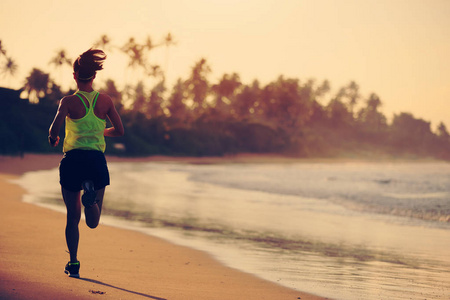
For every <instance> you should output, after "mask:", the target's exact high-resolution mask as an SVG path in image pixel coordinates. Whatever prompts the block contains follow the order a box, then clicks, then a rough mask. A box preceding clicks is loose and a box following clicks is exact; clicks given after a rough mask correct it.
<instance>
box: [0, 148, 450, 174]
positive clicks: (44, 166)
mask: <svg viewBox="0 0 450 300" xmlns="http://www.w3.org/2000/svg"><path fill="white" fill-rule="evenodd" d="M62 156H63V154H62V153H61V154H57V153H53V154H33V153H27V154H25V155H24V157H20V156H7V155H0V173H6V174H13V175H23V174H24V173H25V172H29V171H37V170H49V169H53V168H56V167H58V165H59V162H60V161H61V159H62ZM106 160H107V162H174V163H186V164H225V163H362V162H364V163H367V162H369V163H405V162H416V163H429V162H441V163H450V162H449V161H445V160H437V159H433V158H418V159H413V158H386V157H384V158H373V159H368V158H345V157H334V158H298V157H289V156H282V155H277V154H248V153H242V154H237V155H227V156H221V157H182V156H181V157H180V156H162V155H155V156H145V157H120V156H110V155H106ZM30 162H33V163H32V164H30Z"/></svg>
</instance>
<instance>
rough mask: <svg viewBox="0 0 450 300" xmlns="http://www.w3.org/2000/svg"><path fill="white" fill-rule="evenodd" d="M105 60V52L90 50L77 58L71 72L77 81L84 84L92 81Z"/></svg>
mask: <svg viewBox="0 0 450 300" xmlns="http://www.w3.org/2000/svg"><path fill="white" fill-rule="evenodd" d="M105 59H106V54H105V52H103V51H102V50H99V49H92V48H91V49H89V50H88V51H86V52H84V53H83V54H81V55H80V56H78V58H77V59H76V60H75V62H74V63H73V71H74V72H75V74H76V76H77V78H78V80H80V81H86V82H87V81H90V80H92V78H93V77H94V75H95V73H96V72H97V71H99V70H102V69H103V62H104V60H105Z"/></svg>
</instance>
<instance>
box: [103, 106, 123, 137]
mask: <svg viewBox="0 0 450 300" xmlns="http://www.w3.org/2000/svg"><path fill="white" fill-rule="evenodd" d="M108 101H109V110H108V113H107V116H108V118H109V120H110V121H111V124H112V127H109V128H105V131H104V135H105V136H109V137H116V136H122V135H124V129H123V124H122V120H121V119H120V116H119V113H118V112H117V110H116V108H115V107H114V104H113V103H112V100H111V98H109V97H108Z"/></svg>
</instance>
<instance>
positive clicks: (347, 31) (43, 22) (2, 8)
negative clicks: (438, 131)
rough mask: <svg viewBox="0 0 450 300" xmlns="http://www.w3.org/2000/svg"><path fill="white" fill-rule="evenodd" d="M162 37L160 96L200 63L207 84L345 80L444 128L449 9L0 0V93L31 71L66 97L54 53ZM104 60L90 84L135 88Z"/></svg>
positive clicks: (448, 98)
mask: <svg viewBox="0 0 450 300" xmlns="http://www.w3.org/2000/svg"><path fill="white" fill-rule="evenodd" d="M169 32H170V33H171V34H172V35H173V36H174V38H175V40H176V41H177V45H176V46H175V47H172V48H170V49H169V51H168V52H166V50H165V49H164V48H160V49H156V50H154V52H153V53H151V54H150V61H151V63H153V64H160V65H161V66H162V67H163V68H166V69H167V76H168V82H169V88H170V87H171V86H172V84H173V82H174V81H175V80H176V79H177V78H179V77H181V78H187V77H188V76H189V71H190V69H191V67H192V66H193V65H194V64H195V62H197V61H198V60H199V59H200V58H202V57H204V58H206V60H207V62H208V63H209V65H210V66H211V69H212V73H211V74H210V77H209V79H210V81H212V82H217V80H218V79H219V78H220V77H221V76H222V75H223V74H224V73H233V72H236V73H238V74H239V75H240V77H241V80H242V81H243V82H244V83H251V82H252V81H253V80H254V79H258V80H259V81H260V82H261V83H262V84H266V83H268V82H270V81H272V80H275V79H276V78H277V77H278V76H279V75H281V74H282V75H284V76H285V77H293V78H298V79H300V80H301V81H306V80H308V79H310V78H314V79H316V80H317V81H318V82H321V81H323V80H325V79H327V80H329V81H330V83H331V87H332V89H333V93H334V92H336V90H337V89H338V88H339V87H341V86H343V85H345V84H347V83H349V82H350V81H352V80H354V81H355V82H356V83H358V84H359V86H360V88H361V93H362V94H363V96H364V97H365V98H367V96H368V95H369V94H370V93H372V92H375V93H376V94H378V96H379V97H380V98H381V100H382V102H383V107H382V111H383V113H385V114H386V116H387V117H388V118H392V116H393V114H398V113H399V112H411V113H413V114H414V116H416V117H419V118H423V119H425V120H427V121H431V122H432V129H433V130H435V128H436V126H437V124H438V123H439V122H440V121H443V122H444V123H445V124H446V125H447V128H449V129H450V1H449V0H428V1H426V0H340V1H339V0H189V1H183V0H127V1H114V0H107V1H106V0H95V1H92V0H90V1H86V0H81V1H68V0H58V1H56V0H55V1H51V0H1V1H0V40H1V41H2V46H3V47H4V48H5V49H6V50H7V54H8V55H9V56H10V57H11V58H13V59H14V60H15V61H16V63H17V64H18V65H19V70H18V73H17V75H16V77H15V78H8V77H0V86H10V87H13V88H19V87H21V86H22V85H23V81H24V78H25V77H26V76H28V75H29V73H30V71H31V69H32V68H34V67H36V68H40V69H42V70H44V71H45V72H48V73H50V74H51V77H52V78H53V79H54V80H55V81H57V82H61V80H62V81H63V82H64V84H63V87H64V88H67V87H69V84H72V82H71V78H72V75H71V72H72V71H71V69H70V68H68V67H67V68H65V69H64V74H62V73H61V72H60V71H58V70H56V69H55V68H54V67H53V66H51V65H49V61H50V59H51V58H52V57H54V56H55V54H56V52H57V51H58V50H60V49H64V50H65V51H66V52H67V53H68V54H69V55H70V57H71V58H76V57H77V56H78V55H79V54H81V53H82V52H84V51H85V50H87V49H88V48H90V47H91V45H92V44H93V43H94V42H95V41H97V40H98V39H99V38H100V36H101V35H103V34H106V35H108V36H109V37H110V38H111V42H112V43H113V44H115V45H119V46H122V45H123V44H124V43H125V42H126V41H127V40H128V39H129V38H130V37H135V38H136V40H137V41H138V42H142V43H143V42H145V39H146V37H147V36H150V37H151V38H152V39H153V40H154V41H155V42H158V41H160V40H162V39H163V38H164V37H165V36H166V35H167V33H169ZM107 54H108V55H109V57H108V60H107V62H106V63H105V70H104V71H102V73H100V74H99V76H98V78H100V80H105V79H107V78H112V79H114V80H116V81H117V83H118V84H119V85H120V83H121V82H124V81H125V80H126V81H127V82H128V83H130V82H129V81H130V80H134V79H133V75H132V74H131V72H130V71H125V65H126V59H125V57H124V56H123V55H122V54H120V53H119V52H118V51H110V52H108V53H107ZM125 75H126V77H125Z"/></svg>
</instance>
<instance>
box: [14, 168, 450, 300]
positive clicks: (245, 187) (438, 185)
mask: <svg viewBox="0 0 450 300" xmlns="http://www.w3.org/2000/svg"><path fill="white" fill-rule="evenodd" d="M109 168H110V173H111V186H109V187H108V188H107V192H106V197H105V202H104V213H103V216H102V222H103V223H105V224H109V225H113V226H121V227H126V228H129V229H132V230H138V231H142V232H145V233H148V234H151V235H155V236H159V237H162V238H165V239H167V240H169V241H171V242H174V243H177V244H181V245H185V246H189V247H193V248H197V249H200V250H202V251H205V252H207V253H209V254H211V255H212V256H214V257H215V258H216V259H218V260H219V261H221V262H223V263H224V264H226V265H228V266H231V267H233V268H236V269H239V270H242V271H244V272H248V273H251V274H254V275H256V276H259V277H261V278H264V279H267V280H270V281H273V282H276V283H278V284H281V285H285V286H287V287H290V288H294V289H297V290H301V291H305V292H310V293H313V294H317V295H320V296H325V297H328V298H331V299H350V300H352V299H450V164H447V163H442V162H432V163H431V162H430V163H304V162H302V163H290V164H286V163H273V164H272V163H263V164H208V165H193V164H183V163H168V162H145V163H135V162H132V163H130V162H120V163H109ZM49 182H53V184H49ZM19 183H20V184H21V185H22V186H23V187H24V188H26V189H27V190H28V195H27V196H26V197H25V201H28V202H33V203H37V204H39V205H44V206H48V207H51V208H54V209H57V210H60V211H64V207H63V203H62V200H61V196H60V188H59V184H58V170H57V169H54V170H49V171H38V172H30V173H26V174H25V175H24V176H22V177H21V179H20V181H19ZM149 251H151V249H149Z"/></svg>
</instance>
